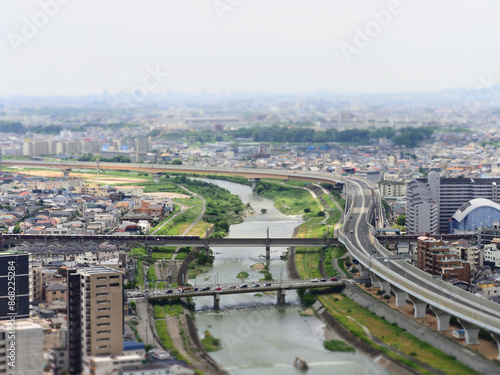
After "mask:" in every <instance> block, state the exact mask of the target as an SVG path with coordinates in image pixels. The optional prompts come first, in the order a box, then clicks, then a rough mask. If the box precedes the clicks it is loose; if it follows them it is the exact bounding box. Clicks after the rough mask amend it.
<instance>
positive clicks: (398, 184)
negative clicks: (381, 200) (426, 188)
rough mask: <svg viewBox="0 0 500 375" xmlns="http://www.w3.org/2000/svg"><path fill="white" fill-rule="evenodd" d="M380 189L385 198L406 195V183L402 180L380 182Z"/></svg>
mask: <svg viewBox="0 0 500 375" xmlns="http://www.w3.org/2000/svg"><path fill="white" fill-rule="evenodd" d="M378 187H379V189H380V194H381V195H382V196H383V197H403V196H405V195H406V183H405V182H404V181H402V180H401V181H395V180H380V181H379V182H378Z"/></svg>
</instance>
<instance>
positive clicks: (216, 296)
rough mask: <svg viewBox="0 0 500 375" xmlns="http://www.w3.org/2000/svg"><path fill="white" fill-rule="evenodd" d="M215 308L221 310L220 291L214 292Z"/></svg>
mask: <svg viewBox="0 0 500 375" xmlns="http://www.w3.org/2000/svg"><path fill="white" fill-rule="evenodd" d="M214 309H215V310H220V293H215V294H214Z"/></svg>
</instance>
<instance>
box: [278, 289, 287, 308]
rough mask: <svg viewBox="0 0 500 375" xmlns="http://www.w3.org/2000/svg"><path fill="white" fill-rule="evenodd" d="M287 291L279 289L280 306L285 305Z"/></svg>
mask: <svg viewBox="0 0 500 375" xmlns="http://www.w3.org/2000/svg"><path fill="white" fill-rule="evenodd" d="M285 294H286V289H278V305H284V304H285Z"/></svg>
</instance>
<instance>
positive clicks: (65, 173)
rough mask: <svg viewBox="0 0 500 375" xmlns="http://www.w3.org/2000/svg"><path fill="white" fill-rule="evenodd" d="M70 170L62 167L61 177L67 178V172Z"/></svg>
mask: <svg viewBox="0 0 500 375" xmlns="http://www.w3.org/2000/svg"><path fill="white" fill-rule="evenodd" d="M70 172H71V169H63V170H62V173H63V177H64V178H69V174H70Z"/></svg>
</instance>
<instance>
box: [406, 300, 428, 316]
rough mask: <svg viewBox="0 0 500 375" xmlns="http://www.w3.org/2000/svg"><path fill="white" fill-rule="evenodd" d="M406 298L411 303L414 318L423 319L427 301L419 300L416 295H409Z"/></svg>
mask: <svg viewBox="0 0 500 375" xmlns="http://www.w3.org/2000/svg"><path fill="white" fill-rule="evenodd" d="M408 298H409V299H410V301H411V302H412V303H413V316H414V317H415V319H424V318H425V312H426V309H427V302H424V301H422V300H419V299H418V298H417V297H414V296H412V295H409V296H408Z"/></svg>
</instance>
